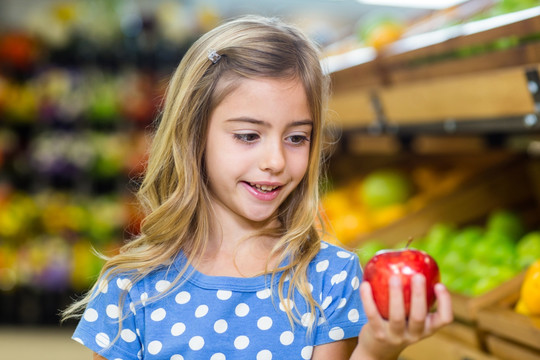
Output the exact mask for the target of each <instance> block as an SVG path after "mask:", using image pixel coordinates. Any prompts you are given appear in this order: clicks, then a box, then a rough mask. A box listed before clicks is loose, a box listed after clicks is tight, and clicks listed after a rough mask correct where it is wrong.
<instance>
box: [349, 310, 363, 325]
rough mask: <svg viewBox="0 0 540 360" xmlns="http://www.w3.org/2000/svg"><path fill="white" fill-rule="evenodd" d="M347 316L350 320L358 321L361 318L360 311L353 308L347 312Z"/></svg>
mask: <svg viewBox="0 0 540 360" xmlns="http://www.w3.org/2000/svg"><path fill="white" fill-rule="evenodd" d="M347 317H348V318H349V321H350V322H353V323H355V322H358V320H360V313H358V310H356V309H352V310H351V311H349V313H348V314H347Z"/></svg>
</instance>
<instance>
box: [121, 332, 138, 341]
mask: <svg viewBox="0 0 540 360" xmlns="http://www.w3.org/2000/svg"><path fill="white" fill-rule="evenodd" d="M120 337H122V340H124V341H125V342H128V343H130V342H134V341H135V339H136V338H137V335H135V333H134V332H133V331H131V330H129V329H124V330H122V332H121V333H120Z"/></svg>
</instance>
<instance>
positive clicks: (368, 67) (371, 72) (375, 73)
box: [330, 60, 384, 92]
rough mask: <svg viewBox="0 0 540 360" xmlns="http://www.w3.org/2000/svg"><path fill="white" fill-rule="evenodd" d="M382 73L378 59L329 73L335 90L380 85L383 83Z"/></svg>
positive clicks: (367, 87)
mask: <svg viewBox="0 0 540 360" xmlns="http://www.w3.org/2000/svg"><path fill="white" fill-rule="evenodd" d="M383 75H384V73H383V70H382V68H381V67H380V63H379V62H378V60H374V61H370V62H367V63H363V64H360V65H356V66H353V67H350V68H346V69H343V70H340V71H336V72H333V73H332V74H330V76H331V80H332V89H333V90H334V91H336V92H340V91H345V90H351V89H369V88H373V87H377V86H380V85H382V84H383V83H384V81H383Z"/></svg>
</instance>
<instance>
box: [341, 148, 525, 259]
mask: <svg viewBox="0 0 540 360" xmlns="http://www.w3.org/2000/svg"><path fill="white" fill-rule="evenodd" d="M492 160H493V159H492ZM488 164H489V165H488V167H487V168H486V167H485V166H484V167H482V165H481V164H478V169H479V171H478V173H477V175H476V176H474V177H473V178H472V179H470V180H469V181H467V182H466V183H465V184H463V185H462V186H459V188H458V189H456V190H455V191H452V192H450V193H448V194H445V195H441V196H440V197H439V198H437V199H435V200H433V201H432V202H431V203H429V204H428V205H426V206H425V207H423V208H421V209H419V210H418V211H416V212H413V213H411V214H409V215H407V216H405V217H403V218H401V219H399V220H397V221H395V222H394V223H392V224H390V225H388V226H386V227H384V228H381V229H378V230H375V231H373V232H370V233H368V234H362V235H359V236H358V237H357V238H356V239H355V240H354V241H353V242H352V243H350V244H349V246H350V247H352V248H356V247H361V246H362V245H361V244H362V243H364V242H366V241H369V240H370V239H378V240H380V241H382V242H383V243H385V244H387V245H388V246H393V245H395V244H397V243H399V242H402V241H404V240H406V239H408V238H409V237H413V238H420V237H421V236H423V235H424V234H426V233H427V232H428V231H429V229H430V228H431V226H433V224H435V223H438V222H447V223H453V224H455V225H463V224H468V223H471V222H474V221H478V220H480V219H483V218H485V216H486V215H487V214H489V213H490V212H491V211H492V210H493V209H497V208H504V207H506V208H509V207H519V206H521V205H523V204H526V203H530V202H531V201H532V200H533V199H534V198H535V195H534V191H533V189H532V185H531V184H529V183H528V182H529V177H530V176H529V171H528V169H527V166H526V164H525V163H524V160H523V159H516V158H506V159H504V158H502V160H501V158H499V159H497V158H494V160H493V161H492V162H491V160H490V162H488ZM480 169H481V170H480ZM495 194H496V196H494V195H495Z"/></svg>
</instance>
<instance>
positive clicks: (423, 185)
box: [322, 165, 475, 245]
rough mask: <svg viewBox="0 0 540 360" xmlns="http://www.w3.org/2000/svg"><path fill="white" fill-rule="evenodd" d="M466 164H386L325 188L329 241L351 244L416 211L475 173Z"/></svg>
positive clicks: (325, 212) (324, 206) (325, 213)
mask: <svg viewBox="0 0 540 360" xmlns="http://www.w3.org/2000/svg"><path fill="white" fill-rule="evenodd" d="M474 171H475V170H474V169H471V168H469V167H459V166H455V167H448V168H444V169H443V168H441V167H437V166H424V165H419V166H416V167H414V168H413V169H411V170H403V169H399V168H395V167H388V168H382V169H377V170H373V171H371V172H369V173H367V174H365V175H364V176H360V177H357V178H353V179H351V180H350V181H349V182H347V183H346V184H343V185H341V186H336V187H335V188H334V189H332V190H330V191H328V192H327V193H326V194H325V195H324V196H323V199H322V205H323V209H324V215H325V216H326V218H327V220H328V223H327V224H326V225H327V226H326V228H327V231H328V232H329V233H330V236H329V241H337V242H339V243H342V244H345V245H347V244H354V242H355V241H356V239H357V238H358V237H359V236H362V235H366V234H369V233H370V232H371V231H373V230H376V229H379V228H382V227H384V226H387V225H389V224H391V223H392V222H394V221H397V220H399V219H401V218H403V217H405V216H406V215H407V214H410V213H412V212H415V211H417V210H419V209H421V208H423V207H424V206H426V205H427V204H429V202H430V201H432V200H433V199H436V198H437V197H440V196H441V195H443V194H446V193H449V192H450V191H452V190H453V189H455V188H456V187H457V186H458V185H459V184H461V183H462V182H463V181H464V180H466V179H467V178H469V177H470V176H471V175H472V174H474Z"/></svg>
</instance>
